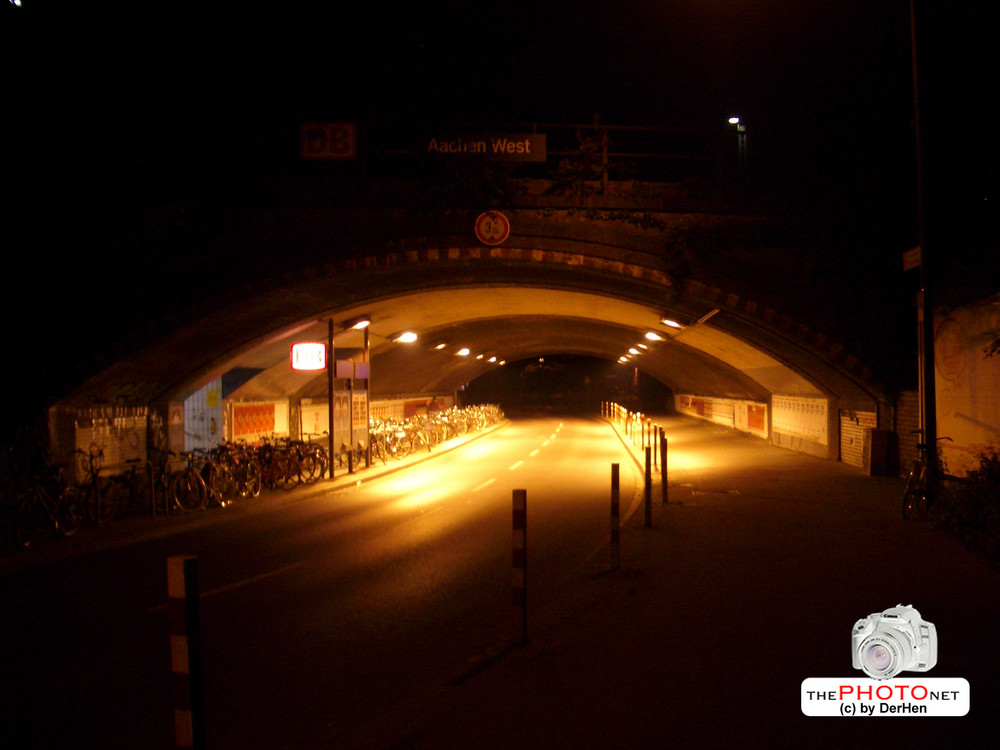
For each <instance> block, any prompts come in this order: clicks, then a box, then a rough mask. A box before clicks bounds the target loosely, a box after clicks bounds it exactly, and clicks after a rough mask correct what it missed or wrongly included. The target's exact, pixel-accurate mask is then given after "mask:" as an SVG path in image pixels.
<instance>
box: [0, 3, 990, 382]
mask: <svg viewBox="0 0 1000 750" xmlns="http://www.w3.org/2000/svg"><path fill="white" fill-rule="evenodd" d="M916 7H917V32H918V59H919V71H920V77H919V81H920V114H921V125H922V135H923V142H924V156H925V159H924V165H925V180H924V184H925V188H926V189H925V195H926V201H925V205H926V212H925V216H926V226H927V238H928V243H927V244H928V252H929V254H930V256H929V257H931V258H932V259H933V260H934V261H935V264H934V266H933V267H932V268H933V280H934V283H935V286H936V287H937V298H938V300H939V301H941V302H943V303H946V304H955V303H959V302H961V301H964V300H966V299H969V298H972V297H975V296H979V295H982V294H987V293H995V292H996V291H997V286H998V285H997V279H1000V268H998V263H997V256H998V253H997V252H996V208H995V206H996V186H997V163H998V147H997V141H998V139H997V137H996V136H995V134H994V133H993V130H994V127H995V126H994V125H993V124H992V123H990V122H989V120H988V115H989V114H990V113H992V112H993V111H994V110H996V109H997V106H996V105H997V93H996V91H997V87H996V86H995V82H994V78H995V75H994V74H995V72H996V70H995V69H996V65H995V62H994V53H993V45H994V42H995V33H996V29H997V28H998V26H997V21H998V20H1000V19H998V15H1000V14H998V10H997V3H995V2H990V1H988V0H969V1H967V2H958V3H943V2H930V1H929V0H916ZM0 30H2V37H0V48H2V53H0V54H2V55H3V70H4V99H5V107H4V109H5V116H4V118H3V128H4V132H3V136H4V156H3V163H4V169H3V171H4V182H5V184H6V186H7V188H8V190H7V194H8V197H7V198H6V199H5V202H4V213H5V220H4V224H5V227H6V229H7V232H6V236H7V240H6V241H5V243H4V245H5V248H6V249H5V253H6V256H7V258H8V264H7V273H6V274H5V275H4V279H5V286H6V289H5V292H6V294H5V295H3V296H4V298H5V301H4V309H3V312H4V316H5V320H6V322H7V332H8V336H9V341H10V342H12V343H14V344H15V346H12V347H9V348H8V349H7V351H8V355H7V356H11V357H15V358H17V359H20V358H21V354H20V352H22V351H28V350H31V349H33V348H34V349H38V348H49V350H51V347H53V346H54V347H55V348H56V349H57V350H58V351H60V352H61V353H62V354H63V355H64V357H63V359H64V361H65V362H67V363H68V364H65V365H62V366H60V367H59V368H58V369H60V370H65V371H71V370H74V366H73V364H72V363H74V362H77V361H80V360H81V359H84V358H86V357H87V356H88V353H89V352H91V351H93V350H98V349H105V348H107V347H108V346H109V345H112V344H113V343H115V342H116V341H120V340H122V339H123V337H124V338H125V340H127V337H128V331H127V330H122V326H121V325H120V321H119V318H120V316H117V315H116V311H117V310H120V309H121V307H122V305H123V304H127V303H129V302H131V301H132V300H133V299H134V295H135V294H136V280H139V284H140V287H141V289H142V291H141V295H142V296H144V297H147V298H150V299H151V300H155V301H153V302H151V304H152V305H155V306H156V311H155V312H152V313H149V314H150V315H156V314H159V312H160V311H161V310H164V309H165V308H168V307H169V306H170V305H171V304H172V301H176V303H177V304H180V303H181V302H183V300H184V297H185V289H184V288H182V287H183V286H184V285H188V286H190V285H192V284H197V279H198V277H199V269H201V268H214V267H216V266H217V261H218V260H219V259H217V258H212V257H211V256H212V253H213V247H215V244H216V243H214V241H213V240H214V238H216V237H218V236H220V233H224V232H225V231H226V225H227V222H232V221H233V217H234V216H239V211H240V210H241V207H242V206H245V205H248V204H249V203H251V202H252V201H253V200H254V195H255V193H257V192H258V191H259V189H260V188H262V187H264V186H267V185H269V184H271V183H273V182H274V181H276V180H278V179H280V178H283V177H284V176H286V175H287V173H288V171H289V169H291V168H292V166H293V165H294V163H295V161H296V158H297V154H296V147H297V138H296V134H297V129H298V127H299V125H300V124H301V123H302V122H303V121H305V120H307V119H321V120H322V119H348V120H357V121H359V122H370V123H394V124H405V123H415V124H427V123H486V124H497V123H530V122H557V123H574V122H581V123H587V122H592V121H593V120H594V117H595V116H599V117H600V118H601V121H602V122H604V123H607V124H615V125H653V126H684V127H693V128H705V129H712V128H719V127H721V128H725V127H726V125H725V121H726V119H727V118H728V117H729V116H730V115H731V114H733V113H738V114H739V115H740V116H741V117H743V118H744V121H745V122H746V123H747V127H748V146H749V155H750V165H751V167H752V172H751V174H752V176H753V180H754V182H753V185H754V189H756V190H758V191H760V192H761V194H767V195H770V196H774V200H775V205H780V206H781V208H782V210H783V211H787V212H788V213H789V215H791V216H793V217H795V220H796V221H797V222H799V224H800V225H801V226H805V227H807V228H808V229H809V231H810V232H811V234H812V236H813V237H814V239H815V242H813V243H812V244H811V246H810V248H809V249H804V250H803V252H811V253H816V254H817V258H816V262H817V263H818V264H819V267H820V268H821V269H822V272H823V275H824V277H825V278H826V279H828V280H829V283H830V285H831V286H832V287H834V288H839V289H842V290H844V294H845V295H848V297H846V298H845V299H847V300H848V301H849V302H850V303H851V304H850V308H851V309H852V310H853V311H854V312H855V315H856V316H857V319H856V320H852V321H850V326H851V327H852V328H853V330H854V331H855V332H856V334H857V337H858V339H859V343H862V344H864V346H862V347H861V348H862V349H867V350H869V351H875V350H878V349H879V347H880V346H882V344H881V343H880V342H879V340H878V339H877V337H876V338H875V339H872V337H873V336H876V334H877V335H881V336H884V337H885V348H884V350H883V351H884V352H889V351H890V350H891V351H892V356H888V357H882V359H883V360H886V361H883V362H879V365H880V366H881V367H882V368H883V369H886V368H889V369H892V362H893V361H894V360H893V358H894V357H895V356H896V354H895V347H896V346H897V345H898V341H899V340H900V337H906V338H907V340H909V339H914V338H915V334H913V335H911V334H912V330H911V329H912V323H911V321H912V318H913V316H914V315H915V313H914V312H913V309H912V306H913V305H912V299H913V294H914V292H915V291H916V278H917V274H916V272H911V274H909V275H908V276H904V274H903V273H902V270H901V260H900V256H901V253H902V252H903V251H904V250H906V249H908V248H910V247H913V246H914V245H916V244H917V241H918V217H917V188H916V186H917V179H916V161H917V160H916V157H915V149H914V127H913V126H914V101H913V90H912V70H911V53H910V18H909V7H908V3H907V2H906V1H905V0H891V1H889V2H877V3H873V2H870V1H869V0H845V1H844V2H840V3H826V2H819V1H818V0H655V1H654V0H649V1H645V2H623V3H607V2H596V1H594V0H576V1H575V2H562V1H561V0H560V1H557V2H548V3H545V2H541V3H539V2H532V3H529V2H521V1H520V0H509V1H508V2H502V3H501V2H490V1H488V0H487V1H484V2H480V3H471V4H470V3H461V2H433V1H430V2H420V3H415V2H414V3H410V2H392V3H381V2H366V3H360V4H343V3H330V2H323V1H321V0H290V1H288V2H282V3H273V2H267V3H265V2H257V1H251V2H239V3H236V2H233V3H212V4H201V5H196V4H178V3H167V2H160V1H159V0H154V2H143V3H121V2H117V1H115V2H102V3H94V4H90V3H69V2H48V1H46V0H23V3H22V7H20V8H18V7H14V6H13V5H12V4H10V3H9V2H7V1H5V3H4V5H3V6H2V12H0ZM223 260H224V262H226V263H229V264H231V267H234V268H238V265H239V263H240V260H241V259H239V258H225V259H223ZM244 260H246V261H249V260H251V259H244ZM52 321H56V322H57V323H58V326H56V328H55V330H57V331H60V333H59V334H58V335H57V337H56V340H55V341H50V340H49V337H51V336H52V335H53V334H52V331H53V326H52ZM135 322H136V325H138V323H139V321H138V320H136V321H135ZM833 322H834V321H831V323H833ZM40 324H41V325H40ZM836 324H837V325H839V326H843V325H844V322H843V321H842V320H838V321H836ZM126 328H127V326H126ZM862 339H867V340H866V341H861V340H862ZM847 343H848V345H850V344H851V343H852V342H850V341H848V342H847ZM904 349H905V347H904ZM908 354H909V351H908V349H907V351H903V350H902V349H901V350H900V355H899V356H900V357H904V356H908ZM47 367H48V366H47ZM15 369H17V368H15ZM49 369H50V370H51V369H52V368H51V367H49ZM900 369H902V370H905V371H906V372H910V371H911V370H913V368H912V367H910V366H909V365H908V364H907V365H906V366H905V367H901V368H900ZM22 374H23V375H25V376H26V377H27V379H28V380H29V381H30V382H32V383H37V382H40V381H41V380H44V379H46V378H47V377H48V376H52V375H54V373H52V372H49V373H40V372H38V371H37V369H36V370H35V371H30V372H29V371H25V372H23V373H22ZM64 374H65V373H64ZM890 374H891V373H890ZM75 376H76V375H75V373H74V374H73V375H72V376H69V375H67V376H66V377H63V378H61V379H60V378H55V377H53V378H52V379H53V380H59V381H60V385H59V386H54V388H55V390H50V391H48V393H47V395H48V397H51V395H53V394H54V393H55V392H56V391H57V390H58V388H59V387H65V383H66V382H68V381H71V380H72V379H73V377H75Z"/></svg>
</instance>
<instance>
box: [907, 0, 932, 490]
mask: <svg viewBox="0 0 1000 750" xmlns="http://www.w3.org/2000/svg"><path fill="white" fill-rule="evenodd" d="M910 60H911V64H912V76H913V134H914V141H915V147H916V160H917V161H916V166H917V229H918V238H919V246H920V297H919V303H918V304H919V308H920V309H919V312H918V317H919V325H920V337H921V339H920V342H921V348H920V351H921V356H920V360H921V361H920V391H921V394H920V396H921V398H920V411H921V428H922V430H923V442H924V444H925V445H926V446H927V451H926V456H927V468H928V469H929V470H930V471H931V472H932V475H933V472H934V471H936V470H937V468H938V466H937V461H938V456H937V396H936V393H935V385H934V303H933V300H932V295H931V290H930V279H931V274H930V264H929V263H928V261H929V260H930V256H931V255H932V253H930V252H928V248H927V226H926V224H927V221H926V219H927V217H926V210H925V196H924V159H923V146H922V143H921V128H920V94H919V87H918V75H917V18H916V12H915V9H914V3H913V0H910Z"/></svg>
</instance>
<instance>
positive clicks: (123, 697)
mask: <svg viewBox="0 0 1000 750" xmlns="http://www.w3.org/2000/svg"><path fill="white" fill-rule="evenodd" d="M612 463H620V464H621V465H622V498H623V506H624V512H625V513H626V514H627V513H628V512H629V510H635V508H636V503H637V502H638V500H639V499H640V497H639V496H640V481H641V478H640V477H639V476H638V472H637V470H636V468H635V465H634V464H633V463H632V461H631V459H630V458H629V457H628V455H627V454H626V452H625V450H624V449H623V446H622V445H621V443H620V442H619V441H618V440H617V438H616V437H615V436H614V434H613V433H612V432H611V431H610V430H609V429H608V426H607V424H605V423H603V422H598V421H590V422H588V421H579V420H575V421H566V422H560V421H559V420H552V419H547V420H526V421H517V422H514V423H511V424H508V425H506V426H504V427H503V428H501V429H499V430H497V431H495V432H493V433H492V434H490V435H488V436H484V437H483V438H481V439H478V440H476V441H473V442H471V443H469V444H467V445H464V446H462V447H461V448H460V449H457V450H454V451H451V452H449V453H446V454H442V455H440V456H438V457H435V458H434V459H433V460H430V461H424V462H422V463H419V464H417V465H414V466H411V467H409V468H407V469H406V470H405V471H401V472H397V473H394V474H390V475H387V476H384V477H382V478H380V479H374V480H371V481H369V480H368V479H367V478H364V479H362V481H361V484H360V486H357V485H349V486H347V487H341V488H340V489H337V490H333V491H324V492H317V491H312V492H309V493H299V494H291V495H287V496H286V495H282V496H279V498H278V499H275V498H271V500H270V502H269V504H267V506H266V509H263V508H261V509H257V510H255V511H253V512H251V511H248V510H245V509H244V510H239V509H237V511H236V512H234V513H227V512H226V511H221V510H215V511H210V512H206V513H205V514H204V521H203V522H198V523H193V524H192V523H190V522H188V523H185V524H184V525H179V526H175V527H169V526H164V525H165V524H166V525H169V524H171V522H172V521H171V519H166V520H161V521H159V522H158V523H156V524H154V523H153V522H146V523H144V524H143V525H141V526H137V527H135V528H124V529H123V528H119V529H115V530H111V531H107V532H103V531H102V532H96V531H95V532H91V534H92V535H97V534H106V535H108V536H109V538H110V536H111V535H115V534H117V536H118V537H119V539H118V541H117V543H115V544H102V545H97V547H96V548H94V547H93V545H90V546H88V540H87V534H85V533H83V532H81V534H80V535H79V536H78V537H74V538H73V539H69V540H58V541H54V542H53V543H52V545H53V546H52V548H55V545H59V546H58V554H55V555H49V556H46V552H45V551H44V550H41V551H39V552H38V555H39V557H38V561H37V564H25V563H24V560H23V559H21V560H11V559H10V558H9V557H8V559H7V560H4V561H0V562H8V563H11V564H9V565H5V566H4V567H3V568H0V570H6V574H4V575H3V576H2V577H0V601H2V606H3V614H2V627H3V630H2V638H0V654H2V674H3V693H2V704H3V706H4V714H5V719H4V721H3V722H2V723H0V747H4V748H20V747H39V748H40V747H44V748H51V749H56V748H91V747H93V748H160V747H163V748H168V747H173V724H172V722H173V715H172V710H173V704H172V701H173V698H172V681H171V674H170V654H169V647H168V622H167V611H166V606H165V605H166V560H167V558H169V557H170V556H172V555H179V554H184V555H194V556H196V557H197V559H198V578H199V590H200V591H201V597H200V609H201V627H202V639H203V642H202V652H203V658H204V671H205V676H204V684H205V694H206V701H205V712H206V726H207V735H208V740H209V747H212V748H241V749H246V750H250V749H251V748H269V749H273V748H281V747H290V748H292V747H294V748H303V747H321V746H330V745H331V744H333V745H336V744H337V742H338V738H346V737H349V736H351V735H354V734H356V733H357V731H359V730H358V728H359V727H363V726H364V725H365V724H366V723H370V722H371V721H372V719H373V717H377V716H379V715H382V714H384V713H386V712H389V713H391V711H392V708H393V706H394V705H395V704H397V703H399V702H401V701H404V700H405V699H406V698H407V696H408V695H410V694H411V693H412V692H414V691H418V690H420V689H421V688H422V687H423V686H426V685H428V684H442V683H446V682H448V681H449V680H455V679H461V678H462V676H463V674H465V673H467V672H469V671H475V669H476V668H477V665H480V664H482V663H483V662H484V660H487V661H488V660H489V658H490V657H491V655H493V654H496V653H498V652H501V651H503V649H504V647H505V644H508V643H509V642H510V640H511V639H512V638H514V637H516V635H517V634H518V633H519V628H520V618H519V613H518V610H516V609H515V608H514V607H513V606H512V604H511V587H512V586H511V551H510V550H511V539H512V531H511V494H512V490H513V489H521V488H523V489H525V490H527V496H528V509H529V510H528V525H529V537H528V538H529V579H528V580H529V592H530V602H531V603H532V605H533V606H534V605H538V606H540V607H541V606H544V604H545V602H546V601H547V600H549V599H551V598H552V597H554V596H556V595H557V594H558V592H559V591H560V590H561V588H562V587H563V586H564V585H565V583H566V582H567V581H568V580H571V579H572V578H573V577H574V576H576V575H578V574H579V572H580V570H581V569H582V567H583V566H585V565H587V564H588V563H589V562H590V561H592V560H593V559H594V558H595V556H599V555H603V554H606V548H605V545H606V542H607V538H608V516H609V510H608V508H609V475H610V466H611V464H612ZM31 553H32V551H30V550H29V551H28V554H29V555H30V554H31ZM529 622H530V619H529Z"/></svg>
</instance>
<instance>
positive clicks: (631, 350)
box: [628, 346, 639, 354]
mask: <svg viewBox="0 0 1000 750" xmlns="http://www.w3.org/2000/svg"><path fill="white" fill-rule="evenodd" d="M628 353H629V354H638V353H639V350H638V349H636V348H635V347H634V346H633V347H630V348H629V350H628Z"/></svg>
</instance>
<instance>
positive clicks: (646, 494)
mask: <svg viewBox="0 0 1000 750" xmlns="http://www.w3.org/2000/svg"><path fill="white" fill-rule="evenodd" d="M652 450H653V449H652V448H650V447H649V446H648V445H647V446H646V476H645V482H644V484H645V486H644V488H643V505H645V524H646V526H652V525H653V470H652V456H651V453H652Z"/></svg>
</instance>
